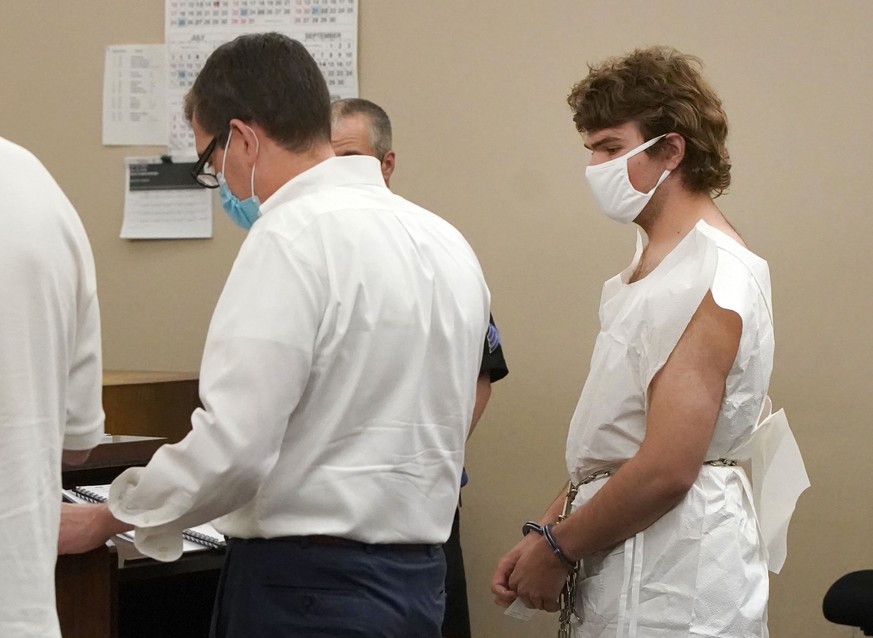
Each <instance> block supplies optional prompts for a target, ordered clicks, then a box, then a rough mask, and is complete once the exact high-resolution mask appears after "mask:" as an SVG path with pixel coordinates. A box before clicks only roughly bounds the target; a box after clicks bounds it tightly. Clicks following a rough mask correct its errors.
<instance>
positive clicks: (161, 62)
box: [103, 44, 167, 146]
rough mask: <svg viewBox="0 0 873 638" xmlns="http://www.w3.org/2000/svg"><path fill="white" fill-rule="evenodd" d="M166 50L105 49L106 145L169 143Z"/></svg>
mask: <svg viewBox="0 0 873 638" xmlns="http://www.w3.org/2000/svg"><path fill="white" fill-rule="evenodd" d="M166 86H167V47H165V46H164V45H163V44H149V45H144V44H140V45H115V46H109V47H106V58H105V64H104V69H103V144H106V145H128V146H164V145H166V143H167V98H166V92H167V91H166Z"/></svg>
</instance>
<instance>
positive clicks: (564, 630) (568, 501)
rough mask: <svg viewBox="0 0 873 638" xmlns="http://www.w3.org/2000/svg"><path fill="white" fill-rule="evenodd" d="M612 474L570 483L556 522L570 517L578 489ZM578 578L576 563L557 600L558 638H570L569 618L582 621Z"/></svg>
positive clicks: (595, 474) (590, 475)
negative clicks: (577, 607)
mask: <svg viewBox="0 0 873 638" xmlns="http://www.w3.org/2000/svg"><path fill="white" fill-rule="evenodd" d="M613 473H614V470H599V471H597V472H594V473H593V474H589V475H588V476H586V477H585V478H584V479H582V480H581V481H579V482H578V483H576V484H575V485H574V484H573V481H570V484H569V485H568V486H567V496H566V497H565V498H564V510H563V511H562V512H561V515H560V516H558V522H559V523H560V522H561V521H563V520H564V519H565V518H567V517H568V516H569V515H570V512H571V510H572V508H573V501H575V500H576V494H577V493H578V492H579V488H580V487H582V486H583V485H585V484H586V483H590V482H591V481H597V480H599V479H603V478H608V477H609V476H612V474H613ZM578 576H579V563H576V567H575V568H573V570H572V571H571V572H570V573H569V574H567V582H566V583H564V589H562V590H561V596H560V597H559V599H558V602H559V603H560V605H561V611H560V613H559V614H558V622H559V625H558V638H570V618H571V617H572V616H576V619H577V620H578V621H579V622H580V623H581V622H582V621H583V620H584V619H583V618H582V614H581V613H580V612H579V611H578V610H577V609H576V580H577V578H578Z"/></svg>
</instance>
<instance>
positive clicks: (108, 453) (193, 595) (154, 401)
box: [55, 372, 224, 638]
mask: <svg viewBox="0 0 873 638" xmlns="http://www.w3.org/2000/svg"><path fill="white" fill-rule="evenodd" d="M197 387H198V382H197V375H196V374H185V373H166V372H105V373H104V375H103V409H104V411H105V412H106V432H107V433H109V435H110V436H107V437H106V438H105V440H104V441H103V442H102V443H101V444H100V445H99V446H98V447H97V448H95V449H94V450H93V451H92V453H91V455H90V457H89V458H88V460H87V461H86V463H85V464H84V465H82V466H80V467H76V468H66V469H65V470H64V472H63V483H64V487H67V488H69V487H73V486H75V485H96V484H103V483H110V482H111V481H112V480H113V479H114V478H115V477H116V476H118V474H120V473H121V472H122V471H124V470H125V469H126V468H128V467H132V466H137V465H145V464H146V463H148V461H149V459H150V458H151V456H152V454H154V452H155V450H157V449H158V447H159V446H160V445H163V444H164V443H167V442H169V443H174V442H176V441H179V440H180V439H182V438H183V437H184V436H185V434H187V433H188V431H189V430H190V429H191V413H192V412H193V411H194V410H195V409H196V408H198V407H200V399H199V396H198V392H197ZM223 560H224V550H223V549H215V550H204V551H199V552H193V553H186V554H184V555H183V556H182V558H180V559H179V560H177V561H174V562H172V563H161V562H158V561H154V560H151V559H149V558H145V557H142V556H141V555H140V554H139V553H138V552H137V551H136V549H135V548H134V547H133V544H132V543H130V542H129V541H126V540H124V539H123V538H121V537H116V538H115V539H114V540H113V541H110V542H109V543H107V544H106V545H105V546H104V547H101V548H99V549H97V550H94V551H93V552H89V553H87V554H81V555H70V556H59V557H58V562H57V565H56V568H55V590H56V598H57V609H58V617H59V619H60V623H61V631H62V634H63V636H64V638H168V637H172V636H184V637H185V638H198V637H201V636H202V637H203V638H206V637H207V636H208V633H209V619H210V616H211V612H212V601H213V599H214V597H215V590H216V587H217V584H218V577H219V573H220V568H221V564H222V562H223Z"/></svg>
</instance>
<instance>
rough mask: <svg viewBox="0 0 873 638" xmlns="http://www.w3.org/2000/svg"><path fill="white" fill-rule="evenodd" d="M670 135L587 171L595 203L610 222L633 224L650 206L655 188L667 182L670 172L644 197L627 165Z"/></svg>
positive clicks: (648, 142) (650, 141)
mask: <svg viewBox="0 0 873 638" xmlns="http://www.w3.org/2000/svg"><path fill="white" fill-rule="evenodd" d="M666 135H667V134H666V133H665V134H664V135H659V136H658V137H654V138H652V139H650V140H649V141H647V142H643V143H642V144H640V145H639V146H637V147H636V148H635V149H633V150H632V151H630V152H628V153H625V154H624V155H622V156H621V157H616V158H615V159H611V160H609V161H608V162H603V163H602V164H595V165H594V166H589V167H588V168H586V169H585V178H586V179H587V180H588V185H589V186H591V192H592V193H593V194H594V199H595V200H596V201H597V205H598V206H600V209H601V210H602V211H603V212H604V213H606V215H607V216H608V217H609V218H611V219H614V220H615V221H617V222H620V223H622V224H629V223H631V222H632V221H633V220H635V219H636V218H637V216H638V215H639V214H640V212H641V211H642V210H643V208H645V207H646V204H648V203H649V200H650V199H651V198H652V194H653V193H654V192H655V188H658V186H660V185H661V183H662V182H663V181H664V180H665V179H667V176H668V175H669V174H670V171H664V173H663V174H662V175H661V178H660V179H659V180H658V183H657V184H655V186H654V188H652V190H650V191H649V192H648V193H641V192H640V191H638V190H637V189H636V188H634V186H633V184H631V181H630V177H629V176H628V174H627V161H628V160H629V159H630V158H632V157H633V156H634V155H637V154H638V153H642V152H643V151H644V150H646V149H647V148H649V147H650V146H652V145H653V144H655V143H656V142H657V141H658V140H660V139H661V138H663V137H666Z"/></svg>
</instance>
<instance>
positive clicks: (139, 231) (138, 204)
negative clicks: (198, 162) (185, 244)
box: [121, 157, 212, 239]
mask: <svg viewBox="0 0 873 638" xmlns="http://www.w3.org/2000/svg"><path fill="white" fill-rule="evenodd" d="M193 166H194V162H181V163H170V162H163V161H161V159H160V158H157V157H152V158H127V159H126V160H125V169H126V170H125V182H126V188H125V191H124V221H123V223H122V225H121V237H122V239H206V238H210V237H212V191H211V190H209V189H208V188H203V187H202V186H200V185H198V184H197V183H196V182H195V181H194V179H193V178H192V177H191V169H192V168H193Z"/></svg>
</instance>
